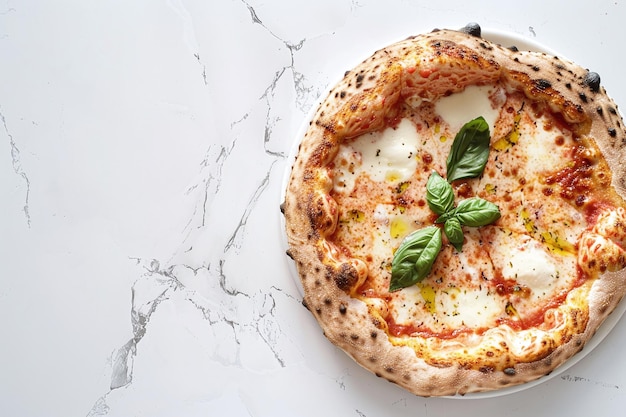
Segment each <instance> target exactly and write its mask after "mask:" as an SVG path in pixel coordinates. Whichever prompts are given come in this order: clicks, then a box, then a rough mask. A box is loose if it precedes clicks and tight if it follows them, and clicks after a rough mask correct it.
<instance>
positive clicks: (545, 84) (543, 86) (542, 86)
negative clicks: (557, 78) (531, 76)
mask: <svg viewBox="0 0 626 417" xmlns="http://www.w3.org/2000/svg"><path fill="white" fill-rule="evenodd" d="M535 87H537V89H538V90H541V91H544V90H547V89H548V88H550V87H552V83H550V81H548V80H544V79H543V78H540V79H538V80H536V81H535Z"/></svg>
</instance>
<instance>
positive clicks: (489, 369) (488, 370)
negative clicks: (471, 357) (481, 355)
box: [478, 366, 494, 374]
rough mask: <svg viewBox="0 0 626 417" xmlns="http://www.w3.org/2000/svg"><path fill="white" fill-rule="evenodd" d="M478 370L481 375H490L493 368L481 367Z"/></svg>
mask: <svg viewBox="0 0 626 417" xmlns="http://www.w3.org/2000/svg"><path fill="white" fill-rule="evenodd" d="M478 370H479V371H480V372H482V373H483V374H490V373H492V372H493V370H494V369H493V366H481V367H480V368H479V369H478Z"/></svg>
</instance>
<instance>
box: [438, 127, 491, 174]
mask: <svg viewBox="0 0 626 417" xmlns="http://www.w3.org/2000/svg"><path fill="white" fill-rule="evenodd" d="M489 141H490V135H489V125H488V124H487V122H486V121H485V119H484V118H483V117H482V116H480V117H477V118H476V119H474V120H472V121H470V122H467V123H466V124H465V125H464V126H463V127H462V128H461V130H460V131H459V133H457V135H456V136H455V138H454V142H453V143H452V148H451V149H450V153H449V154H448V159H447V161H446V164H447V173H446V175H447V177H448V182H450V183H451V182H452V181H454V180H459V179H463V178H475V177H479V176H480V175H481V174H482V173H483V171H484V170H485V165H486V164H487V159H488V158H489Z"/></svg>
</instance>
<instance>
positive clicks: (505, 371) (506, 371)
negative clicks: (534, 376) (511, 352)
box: [503, 368, 517, 376]
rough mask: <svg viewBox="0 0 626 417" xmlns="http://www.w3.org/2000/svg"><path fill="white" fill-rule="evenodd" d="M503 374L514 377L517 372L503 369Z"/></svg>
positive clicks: (513, 369)
mask: <svg viewBox="0 0 626 417" xmlns="http://www.w3.org/2000/svg"><path fill="white" fill-rule="evenodd" d="M503 372H504V374H505V375H508V376H514V375H515V374H517V372H516V371H515V368H504V371H503Z"/></svg>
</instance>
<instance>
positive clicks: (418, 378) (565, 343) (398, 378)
mask: <svg viewBox="0 0 626 417" xmlns="http://www.w3.org/2000/svg"><path fill="white" fill-rule="evenodd" d="M596 75H597V74H594V73H590V72H589V71H587V70H586V69H583V68H581V67H579V66H577V65H575V64H573V63H572V62H570V61H567V60H565V59H563V58H558V57H550V56H547V55H546V54H543V53H535V52H525V51H515V50H513V49H508V48H504V47H502V46H500V45H496V44H493V43H491V42H489V41H487V40H485V39H482V38H480V37H476V36H471V35H468V34H466V33H463V32H458V31H452V30H438V31H433V32H431V33H429V34H425V35H420V36H416V37H411V38H409V39H406V40H404V41H401V42H398V43H396V44H393V45H391V46H389V47H386V48H384V49H381V50H379V51H377V52H376V53H375V54H374V55H373V56H372V57H370V58H369V59H367V60H366V61H364V62H363V63H361V64H360V65H358V66H357V67H356V68H354V69H353V70H351V71H349V72H347V73H346V75H345V77H344V79H343V80H342V81H341V82H339V83H338V84H337V85H336V86H335V87H334V88H333V89H332V90H331V91H330V93H329V95H328V96H327V98H326V99H325V100H324V101H323V102H322V104H321V105H320V107H319V108H318V110H317V111H316V113H315V115H314V117H313V119H312V121H311V124H310V127H309V129H308V131H307V132H306V134H305V136H304V138H303V140H302V142H301V144H300V147H299V150H298V154H297V157H296V160H295V162H294V165H293V168H292V173H291V176H290V179H289V182H288V187H287V190H286V195H285V201H284V204H283V206H282V210H283V213H284V216H285V221H286V233H287V238H288V243H289V250H288V254H289V256H290V257H291V258H293V260H294V261H295V264H296V267H297V270H298V273H299V275H300V277H301V282H302V287H303V290H304V298H303V304H304V305H305V306H306V307H307V308H308V309H309V310H310V311H311V313H312V314H313V315H314V316H315V318H316V319H317V321H318V322H319V324H320V326H321V327H322V329H323V331H324V334H325V336H326V337H327V338H328V339H329V340H330V341H331V342H332V343H334V344H335V345H336V346H338V347H339V348H341V349H343V350H344V351H345V352H346V353H347V354H349V355H350V356H351V357H352V358H354V360H355V361H356V362H358V363H359V364H360V365H362V366H363V367H365V368H366V369H368V370H370V371H372V372H373V373H375V374H376V375H377V376H380V377H384V378H386V379H387V380H389V381H391V382H394V383H396V384H398V385H400V386H402V387H404V388H405V389H407V390H408V391H410V392H412V393H414V394H416V395H420V396H448V395H456V394H461V395H462V394H466V393H471V392H480V391H490V390H496V389H500V388H503V387H508V386H513V385H517V384H522V383H525V382H529V381H532V380H535V379H537V378H540V377H541V376H543V375H546V374H549V373H550V372H552V371H553V370H554V369H555V368H557V367H558V366H559V365H561V364H562V363H563V362H565V361H566V360H567V359H569V358H570V357H572V356H573V355H574V354H575V353H577V352H578V351H580V350H581V349H582V348H583V346H584V345H585V343H586V342H587V341H588V340H589V339H590V338H591V337H592V336H593V334H594V333H595V331H596V330H597V329H598V327H599V326H600V324H601V323H602V322H603V321H604V319H605V318H606V317H607V316H608V314H610V313H611V312H612V311H613V310H614V309H615V307H616V306H617V304H618V303H619V301H620V300H621V298H622V297H623V295H624V291H625V288H626V286H625V285H624V280H625V278H626V273H625V271H624V269H623V267H624V265H625V262H624V256H623V250H622V248H623V243H624V236H625V234H624V223H622V222H621V221H622V216H623V211H622V212H619V213H618V215H617V217H616V216H613V217H610V216H609V217H610V218H609V219H608V220H607V221H606V222H604V223H602V222H600V223H602V224H603V225H604V226H602V227H604V228H602V227H600V226H599V228H600V230H599V231H598V233H600V236H603V238H604V239H606V240H607V242H609V243H608V244H606V245H600V246H601V250H602V251H605V252H607V253H608V254H607V255H606V257H605V258H606V259H607V262H608V263H610V264H611V265H612V267H611V268H601V270H600V269H599V268H598V267H597V266H596V265H592V266H590V267H589V268H590V271H591V272H592V273H595V274H599V275H598V277H597V279H595V280H590V281H588V283H586V284H584V285H582V286H580V287H578V288H576V289H575V290H574V291H572V292H571V293H570V294H569V296H568V299H569V298H571V299H572V300H573V301H572V303H573V304H572V305H576V306H581V309H576V308H573V309H565V310H564V311H563V314H562V317H560V319H561V320H563V321H564V323H565V324H564V328H567V329H572V328H578V329H579V330H580V331H575V332H573V334H572V332H570V331H567V332H564V333H563V335H564V336H563V338H564V339H566V340H562V343H559V345H558V346H555V347H553V348H552V349H550V350H549V351H548V352H549V353H548V354H547V355H546V354H543V353H542V352H541V351H539V352H533V349H535V348H536V345H533V344H532V343H530V344H529V345H528V347H519V346H511V343H512V342H511V341H515V340H516V338H519V332H515V331H513V330H511V329H510V328H496V329H492V330H490V332H491V333H489V334H488V335H487V336H485V337H486V338H487V339H492V340H493V343H491V344H490V343H487V344H486V346H487V348H489V349H491V350H492V351H491V355H492V356H495V358H496V359H497V360H494V361H495V363H497V366H472V358H473V356H472V355H476V357H478V355H479V354H480V353H479V351H480V347H479V348H478V349H477V350H476V352H474V351H473V350H471V349H470V350H468V352H469V351H471V353H469V354H468V355H467V356H466V358H465V362H463V363H460V364H457V365H453V364H450V363H444V364H441V365H437V364H433V363H429V362H428V361H426V360H424V359H423V358H421V357H419V356H418V355H416V351H415V350H414V349H412V348H410V347H407V346H402V345H398V344H394V343H392V340H390V337H389V336H388V334H387V332H386V331H384V324H383V323H382V321H383V319H382V317H380V316H379V315H378V313H377V311H378V310H377V308H376V306H371V305H370V306H369V307H368V305H367V304H366V303H364V302H363V301H360V300H358V299H357V298H355V297H353V296H352V294H350V291H351V289H352V288H355V287H356V286H358V284H359V283H360V282H362V281H363V280H364V279H365V278H366V276H367V273H368V271H367V267H366V266H365V264H364V263H363V262H362V261H360V260H358V259H353V258H350V257H349V256H347V255H345V254H344V253H342V251H341V250H340V249H338V248H336V247H334V246H333V244H332V243H331V242H329V241H327V240H326V237H327V236H330V235H331V234H332V233H333V232H334V231H335V228H336V227H337V216H338V207H337V204H336V202H335V201H334V200H333V199H332V198H330V197H329V193H330V191H331V189H332V187H333V181H332V178H330V176H329V174H328V172H327V170H326V169H325V168H324V167H326V166H327V165H328V164H329V163H331V161H332V160H333V158H334V157H335V155H336V153H337V151H338V148H339V145H340V144H341V143H342V142H343V141H345V140H348V139H350V138H353V137H356V136H359V135H361V134H364V133H367V132H372V131H377V130H381V129H383V128H384V127H385V126H386V125H387V124H388V123H390V122H391V121H393V120H394V119H395V118H397V117H398V115H397V114H396V108H397V106H396V103H397V102H398V101H399V100H409V101H413V103H414V104H417V103H419V102H421V101H424V100H426V101H435V100H436V99H438V98H440V97H443V96H446V95H449V94H453V93H456V92H459V91H461V90H463V89H464V88H465V87H466V86H468V85H477V84H478V85H480V84H489V83H493V82H496V81H498V80H506V82H507V83H508V84H509V85H511V86H513V87H514V88H515V89H516V90H519V91H522V92H523V93H524V94H525V95H526V96H527V97H528V98H531V99H533V100H537V101H542V102H545V103H546V104H547V105H548V106H549V107H550V109H551V110H552V111H553V112H557V113H560V114H561V115H562V117H563V118H564V119H565V120H566V121H567V122H568V123H569V125H570V126H571V127H572V128H573V129H574V130H575V131H576V133H577V134H579V135H581V136H586V137H590V138H593V140H594V142H595V144H596V145H597V147H598V149H599V151H600V152H601V153H602V155H603V156H604V158H605V160H606V162H607V164H608V168H609V170H610V173H611V174H612V178H611V185H612V186H613V187H614V189H615V191H616V192H617V194H618V195H619V196H621V197H625V196H626V172H625V169H626V165H624V164H622V163H621V161H623V160H624V159H625V158H626V131H625V130H624V127H623V121H622V119H621V117H620V115H619V113H618V111H617V106H616V105H615V104H614V102H613V101H612V100H611V99H610V98H609V97H608V95H607V94H606V91H605V90H604V88H603V87H601V86H600V85H599V79H598V78H597V77H596ZM607 216H608V215H607ZM611 221H612V222H613V223H611ZM606 228H609V229H610V230H611V231H613V230H616V231H615V232H607V231H606V230H605V229H606ZM591 233H594V232H593V231H591V232H590V236H589V239H591V240H593V237H594V236H593V235H591ZM611 233H613V234H617V235H619V237H618V238H614V236H613V235H612V234H611ZM593 242H595V244H598V243H597V242H598V240H597V239H596V240H593ZM611 245H612V246H611ZM590 247H593V245H590ZM597 249H598V248H596V253H595V254H591V255H590V256H592V257H593V256H595V257H596V259H597ZM611 249H615V251H614V252H611ZM579 256H583V255H579ZM620 256H621V258H620ZM605 258H602V259H605ZM611 271H614V272H611ZM581 300H582V301H581ZM585 309H587V311H583V310H585ZM554 314H557V315H558V313H554ZM555 320H556V318H555ZM503 342H504V343H505V344H507V343H508V345H505V346H503V345H502V343H503ZM484 353H485V352H482V354H484ZM525 356H526V357H532V358H533V359H532V360H530V361H524V360H520V358H523V357H525Z"/></svg>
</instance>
